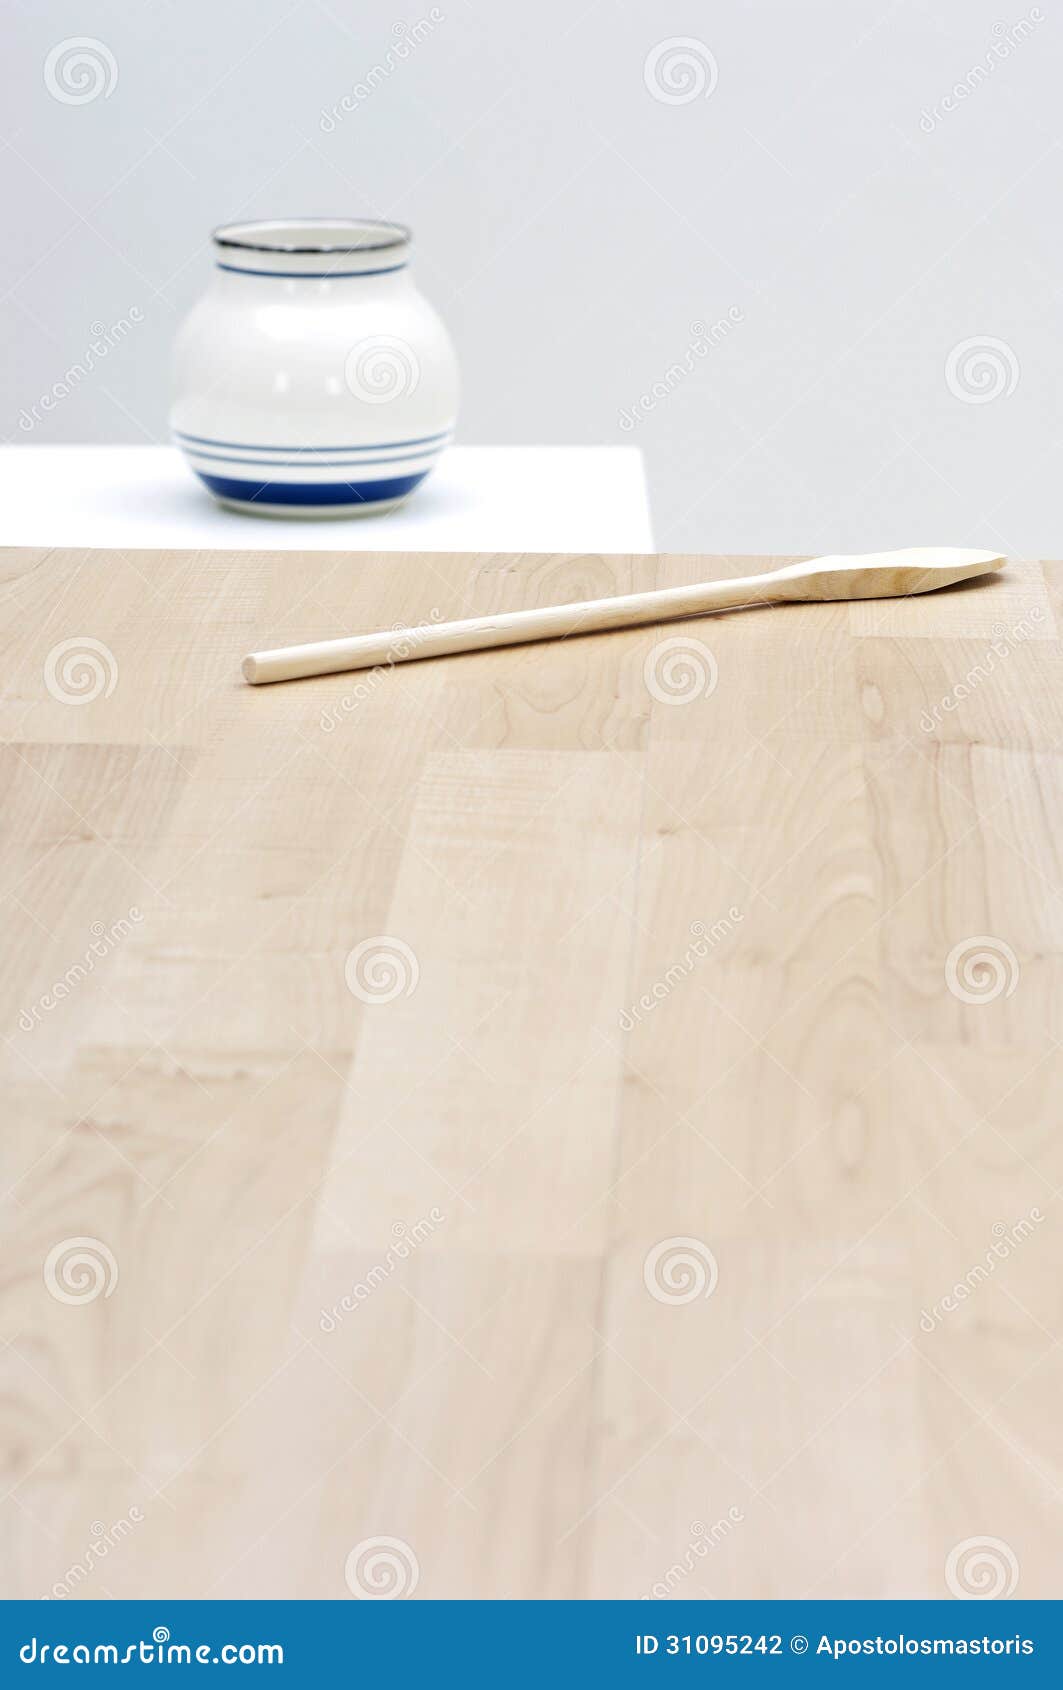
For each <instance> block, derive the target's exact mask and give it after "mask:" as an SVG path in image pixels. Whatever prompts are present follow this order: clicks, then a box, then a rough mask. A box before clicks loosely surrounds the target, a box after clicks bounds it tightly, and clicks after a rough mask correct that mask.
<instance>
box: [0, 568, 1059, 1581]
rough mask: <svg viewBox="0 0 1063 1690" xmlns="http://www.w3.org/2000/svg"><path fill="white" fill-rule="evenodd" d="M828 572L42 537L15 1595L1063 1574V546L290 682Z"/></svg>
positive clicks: (9, 1521)
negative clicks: (397, 668) (866, 595)
mask: <svg viewBox="0 0 1063 1690" xmlns="http://www.w3.org/2000/svg"><path fill="white" fill-rule="evenodd" d="M785 561H787V560H785V559H781V558H778V559H748V558H746V559H740V558H705V557H665V558H655V557H622V556H588V557H531V556H528V557H506V556H476V557H462V556H449V555H434V556H400V555H395V554H391V555H381V556H374V555H372V554H359V555H356V556H351V555H340V554H333V553H324V552H315V553H313V554H296V553H278V554H272V555H271V554H269V553H266V552H262V553H251V552H246V551H245V552H241V553H240V554H235V555H234V554H224V553H211V552H200V553H160V552H156V553H147V552H140V553H136V552H127V553H117V552H109V553H104V552H86V551H65V552H55V551H53V552H45V551H43V550H42V551H33V550H22V551H7V552H4V553H2V554H0V581H2V584H3V587H2V590H3V610H2V620H0V627H2V633H3V658H4V662H3V693H2V718H3V735H4V741H5V744H4V748H3V752H2V758H3V780H4V787H3V803H2V808H0V850H2V863H0V871H2V880H0V890H2V894H3V913H4V927H3V932H4V948H5V960H4V966H3V969H2V970H0V993H2V995H3V1000H4V1007H3V1029H4V1044H3V1050H2V1057H0V1062H2V1078H3V1081H4V1091H5V1100H6V1105H7V1107H6V1110H5V1126H6V1129H7V1130H6V1132H5V1135H4V1158H5V1178H4V1182H3V1190H4V1192H5V1193H6V1197H5V1205H4V1239H5V1244H4V1268H3V1280H2V1292H3V1297H2V1310H3V1313H2V1328H0V1343H2V1344H3V1349H2V1364H3V1370H4V1386H3V1393H2V1396H0V1417H2V1428H3V1444H4V1451H5V1455H4V1483H3V1491H2V1502H0V1515H2V1518H0V1525H2V1530H0V1544H2V1545H3V1551H2V1555H3V1575H4V1577H3V1590H4V1594H6V1595H25V1596H41V1595H46V1594H49V1593H52V1594H57V1595H73V1596H77V1597H84V1598H105V1597H113V1596H139V1597H143V1596H164V1595H165V1596H174V1597H191V1596H203V1595H209V1596H230V1597H239V1596H271V1597H282V1596H294V1597H306V1596H323V1597H336V1598H347V1597H348V1596H349V1595H350V1594H352V1593H357V1591H358V1589H359V1581H360V1580H361V1581H363V1582H365V1581H367V1580H369V1579H371V1578H380V1579H381V1580H382V1581H383V1582H384V1583H385V1584H386V1583H387V1581H388V1580H389V1579H390V1580H391V1582H392V1585H395V1584H397V1585H398V1587H399V1588H401V1589H405V1590H406V1591H407V1593H409V1594H413V1595H414V1596H415V1597H418V1598H419V1597H444V1596H492V1597H505V1596H517V1597H543V1596H566V1597H601V1596H607V1597H619V1596H640V1595H643V1594H647V1593H650V1592H652V1591H654V1590H655V1589H656V1590H657V1591H658V1592H661V1591H665V1590H667V1591H668V1592H669V1593H670V1594H675V1595H678V1596H689V1597H704V1596H707V1595H719V1596H724V1595H728V1596H743V1597H754V1596H769V1597H770V1596H788V1597H796V1596H801V1595H805V1594H815V1595H826V1596H842V1597H853V1596H903V1595H907V1596H933V1595H948V1594H949V1593H950V1590H951V1591H953V1593H955V1592H956V1590H957V1587H959V1588H961V1589H962V1588H963V1584H964V1580H967V1581H968V1582H970V1581H971V1580H976V1579H977V1578H978V1577H979V1576H981V1573H980V1571H979V1569H981V1571H982V1572H984V1571H985V1569H986V1568H987V1567H988V1569H989V1576H990V1579H991V1581H994V1582H995V1583H997V1584H998V1585H999V1586H1000V1588H1001V1590H1005V1589H1007V1590H1015V1592H1016V1594H1018V1595H1020V1596H1031V1597H1042V1596H1050V1595H1057V1594H1058V1590H1059V1577H1060V1570H1061V1569H1060V1550H1059V1543H1060V1536H1059V1509H1060V1496H1061V1486H1063V1443H1061V1434H1060V1415H1059V1401H1060V1395H1061V1388H1063V1349H1061V1346H1060V1342H1059V1338H1060V1332H1061V1330H1063V1329H1061V1324H1060V1316H1061V1309H1060V1302H1061V1291H1060V1285H1061V1273H1060V1269H1061V1264H1063V1234H1061V1214H1063V1207H1061V1197H1060V1187H1061V1184H1063V1139H1061V1135H1060V1130H1059V1108H1060V1105H1059V1099H1060V1095H1061V1091H1063V1086H1061V1082H1063V1059H1061V1054H1060V1043H1059V1042H1060V1039H1061V1038H1063V968H1061V964H1060V951H1061V945H1063V895H1061V862H1060V843H1059V842H1060V839H1061V838H1063V783H1061V779H1060V772H1061V766H1063V765H1061V756H1060V749H1061V733H1063V650H1061V646H1060V643H1059V640H1058V633H1057V623H1056V620H1055V617H1056V615H1058V613H1059V610H1060V592H1059V580H1060V577H1059V572H1058V571H1055V570H1053V569H1052V567H1051V566H1045V568H1044V569H1042V566H1041V565H1038V564H1011V565H1010V566H1009V567H1008V569H1007V571H1006V572H1005V573H1004V574H1003V575H1002V576H1001V577H999V578H994V579H990V580H987V581H986V582H985V583H975V584H974V585H972V586H970V587H966V588H955V589H948V590H946V591H944V592H942V593H940V594H935V595H930V596H928V597H925V598H921V599H917V600H907V601H898V602H864V603H860V604H855V605H847V604H825V605H808V606H802V607H794V608H793V609H792V610H789V611H787V612H786V613H785V614H779V613H778V612H776V611H774V610H771V609H761V608H753V609H749V610H745V611H741V612H739V613H737V614H733V615H728V616H721V617H718V618H711V617H709V618H705V619H704V620H699V621H697V622H693V623H688V624H684V625H683V626H682V627H681V628H675V627H672V628H666V629H662V630H655V629H653V628H645V629H639V630H637V631H631V632H624V633H617V634H615V635H614V636H612V637H610V638H608V639H594V638H589V639H575V640H570V641H564V642H561V643H556V644H551V645H546V646H539V647H533V648H516V649H513V650H503V651H497V652H486V653H483V654H481V655H479V656H477V657H476V658H474V659H470V660H469V661H467V662H461V663H454V664H414V665H411V666H409V668H408V669H406V670H404V671H402V672H401V673H398V674H396V673H388V672H385V673H379V672H375V671H374V672H372V673H371V674H368V675H363V676H358V677H352V676H336V677H330V678H326V679H321V680H314V681H305V682H301V683H299V684H297V685H293V686H291V687H279V688H264V689H252V688H249V687H247V686H246V685H244V683H243V682H242V680H241V677H240V668H239V663H240V657H241V656H242V654H243V653H244V652H246V651H248V650H251V649H257V648H264V647H266V646H269V645H271V644H280V643H296V642H300V641H304V640H310V639H313V638H314V637H315V636H316V635H318V634H319V633H320V631H321V630H322V628H323V627H325V628H327V627H333V626H335V627H338V626H353V627H390V626H393V625H396V624H397V625H400V626H401V625H405V624H408V623H416V622H419V621H421V620H423V619H425V618H429V617H431V616H432V615H433V613H434V612H437V613H438V617H439V618H441V619H447V618H454V617H459V616H474V615H487V614H495V613H499V612H505V611H511V610H518V609H523V608H529V607H533V606H538V605H547V604H553V603H559V602H563V601H565V600H577V599H589V598H595V597H604V596H607V595H610V594H614V593H627V592H636V591H643V590H649V589H652V588H658V587H674V586H682V585H684V584H687V583H692V582H696V581H700V580H704V579H706V578H709V577H712V576H727V575H731V576H739V575H748V574H751V573H754V572H756V571H757V570H761V569H768V568H771V567H774V566H777V565H780V564H782V563H784V562H785ZM676 641H678V642H679V643H678V644H676ZM67 642H73V644H71V645H70V646H69V647H68V646H67ZM86 642H89V650H88V653H87V656H88V659H89V667H88V668H85V667H84V666H82V667H81V669H80V670H79V668H78V665H77V663H76V662H74V663H73V666H72V664H71V659H72V658H76V655H77V653H76V648H77V647H78V646H80V647H85V645H86ZM93 666H94V667H93ZM86 678H87V679H86ZM79 686H80V687H82V689H84V690H82V691H81V692H77V688H78V687H79ZM93 691H95V696H94V697H91V698H89V697H88V696H87V695H88V694H89V693H92V692H93ZM74 693H77V696H76V699H75V697H73V696H71V695H72V694H74ZM382 938H386V940H387V944H388V946H389V948H390V963H389V959H388V956H387V955H385V954H382V952H381V951H380V948H379V943H378V946H377V949H376V950H374V949H373V948H372V947H370V948H369V949H368V951H363V952H361V953H360V952H359V947H364V946H365V942H366V941H369V940H375V941H378V942H379V941H380V940H381V939H382ZM352 953H353V955H352ZM978 953H981V954H982V960H981V961H979V960H978ZM389 970H390V971H389ZM348 979H349V980H350V985H349V984H348ZM60 987H63V988H64V989H62V990H61V989H60ZM352 988H353V989H352ZM78 1241H82V1242H80V1243H79V1242H78ZM64 1252H65V1253H64ZM79 1255H80V1256H81V1257H82V1258H83V1260H82V1265H81V1268H80V1269H79V1267H78V1262H77V1258H78V1257H79ZM684 1264H685V1265H684ZM93 1275H95V1277H93ZM957 1288H958V1289H957ZM705 1293H708V1294H707V1295H706V1294H705ZM377 1539H386V1540H389V1541H388V1542H387V1543H385V1544H384V1545H383V1546H381V1545H377V1547H376V1549H372V1548H370V1549H368V1550H366V1549H364V1548H360V1547H359V1546H362V1545H365V1544H366V1543H367V1542H371V1541H372V1540H377ZM987 1540H991V1541H987ZM352 1552H353V1553H352ZM374 1557H375V1558H374ZM86 1569H87V1570H86ZM415 1572H416V1577H415V1576H414V1574H415Z"/></svg>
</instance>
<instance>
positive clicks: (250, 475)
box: [171, 218, 458, 517]
mask: <svg viewBox="0 0 1063 1690" xmlns="http://www.w3.org/2000/svg"><path fill="white" fill-rule="evenodd" d="M214 245H215V249H216V254H217V263H216V268H215V274H214V279H213V281H212V282H211V285H210V286H209V288H208V289H207V291H206V293H205V294H204V295H203V297H202V298H201V299H200V300H199V302H198V303H197V304H196V305H195V306H194V307H193V309H192V311H191V312H190V314H189V316H188V317H187V318H186V320H185V322H184V324H183V326H182V328H181V331H180V333H179V336H178V340H177V350H176V367H175V395H174V403H173V409H172V412H171V426H172V429H173V434H174V437H175V439H176V441H177V443H178V445H179V446H180V447H181V449H182V451H183V452H184V453H185V455H186V457H187V458H188V461H189V463H190V464H191V466H192V468H193V470H194V471H195V473H196V474H197V475H198V476H199V479H200V480H201V481H202V482H203V484H204V485H205V486H206V487H207V488H208V489H209V490H210V492H211V493H213V494H214V496H215V498H217V499H220V500H221V502H222V503H223V504H225V505H229V506H232V507H233V508H234V509H237V510H241V511H246V512H252V513H260V514H262V515H267V516H302V517H306V516H353V515H362V514H369V513H373V512H379V511H384V510H389V509H391V508H392V507H393V506H394V505H396V504H398V503H399V502H400V501H401V500H402V499H405V498H406V497H407V495H408V494H410V493H412V491H413V489H414V488H415V487H416V486H417V484H418V482H420V481H423V480H424V477H425V476H426V475H427V474H428V472H429V470H430V469H431V468H432V466H433V464H435V462H436V461H437V459H438V458H439V456H440V453H441V452H442V451H443V449H444V447H445V446H446V444H447V442H448V440H449V439H450V437H451V434H452V432H453V429H454V422H455V417H456V414H457V401H458V370H457V361H456V359H455V356H454V349H453V347H452V346H451V343H450V340H449V337H448V335H447V332H446V330H445V328H444V327H443V324H442V323H441V322H440V320H439V318H438V317H437V315H436V313H435V312H434V311H433V310H432V307H431V306H430V305H429V304H428V302H427V300H425V299H423V298H422V297H421V295H420V294H419V293H418V291H417V289H416V288H415V286H414V284H413V280H412V277H411V274H410V269H409V256H410V234H409V231H408V230H407V229H404V228H402V227H401V226H400V225H399V224H395V223H372V222H362V221H358V222H344V221H343V220H342V219H329V220H325V219H323V218H298V219H294V220H292V221H290V222H283V223H282V222H269V223H233V224H230V225H229V226H228V227H225V228H221V229H217V230H215V232H214Z"/></svg>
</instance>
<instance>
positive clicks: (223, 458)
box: [184, 446, 440, 470]
mask: <svg viewBox="0 0 1063 1690" xmlns="http://www.w3.org/2000/svg"><path fill="white" fill-rule="evenodd" d="M184 450H185V451H186V452H187V453H188V455H189V457H190V458H201V459H202V460H203V461H204V462H205V463H213V464H260V465H263V466H264V467H266V468H267V469H278V470H282V469H288V470H291V469H294V470H300V469H312V470H322V469H374V468H375V467H376V465H377V464H408V463H413V462H414V461H416V460H417V459H424V458H436V457H438V455H439V452H440V448H439V447H438V446H422V447H421V449H420V451H417V452H390V453H389V454H388V456H387V457H386V458H327V459H326V460H325V461H324V462H322V461H321V459H320V458H316V459H315V458H304V457H303V456H302V454H301V453H299V452H292V453H291V455H290V456H289V457H287V458H255V457H243V456H241V455H240V454H239V453H237V452H208V451H207V450H206V449H205V448H204V447H202V446H186V447H185V448H184Z"/></svg>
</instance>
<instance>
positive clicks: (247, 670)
mask: <svg viewBox="0 0 1063 1690" xmlns="http://www.w3.org/2000/svg"><path fill="white" fill-rule="evenodd" d="M780 586H781V584H780V581H779V574H778V572H776V573H772V574H769V575H746V576H742V577H739V578H737V579H735V580H732V581H701V582H698V583H697V585H695V586H692V587H665V588H663V589H660V590H658V591H656V592H649V593H626V594H624V595H623V596H622V597H620V598H608V599H588V600H586V601H585V602H584V603H582V604H556V605H550V606H548V607H547V608H546V609H544V610H511V611H506V612H504V613H502V614H501V615H498V616H471V617H468V618H466V619H465V620H464V621H460V622H440V623H436V624H431V623H429V624H426V625H422V626H421V627H419V628H399V629H390V630H387V631H385V632H383V633H378V634H359V635H355V636H354V637H353V638H351V639H344V640H320V641H316V642H315V643H314V644H312V645H293V646H281V647H278V648H277V649H276V650H275V651H255V652H252V653H251V655H250V656H249V657H245V658H244V663H243V671H244V677H245V679H246V680H248V681H250V682H251V684H252V685H253V686H261V685H262V684H263V682H266V681H293V680H298V679H300V678H302V677H303V676H306V675H333V674H336V673H338V672H339V671H340V670H344V669H372V668H375V667H376V666H377V665H378V664H389V665H390V664H392V663H405V662H408V661H409V660H410V659H411V658H415V657H444V656H447V655H448V654H450V653H453V652H459V651H485V650H487V649H488V648H489V647H490V646H500V645H520V644H522V643H524V642H525V641H527V640H556V639H564V638H565V637H566V636H567V635H570V634H590V633H596V632H599V631H601V630H604V629H607V628H633V627H637V626H638V624H639V623H641V622H664V621H668V620H670V619H671V618H673V617H677V616H697V615H700V614H701V613H703V612H705V611H710V610H727V609H732V608H734V607H735V606H737V605H742V604H762V603H764V602H765V601H767V600H770V599H774V598H778V597H780V596H781V592H780Z"/></svg>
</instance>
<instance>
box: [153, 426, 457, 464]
mask: <svg viewBox="0 0 1063 1690" xmlns="http://www.w3.org/2000/svg"><path fill="white" fill-rule="evenodd" d="M453 432H454V426H453V424H451V425H450V427H448V428H442V429H439V430H438V431H437V433H435V434H417V435H414V436H413V438H412V439H410V440H378V441H375V442H374V443H373V445H371V446H257V445H253V444H252V443H251V442H249V441H247V440H214V439H213V438H212V437H211V436H210V435H209V434H185V433H184V432H183V430H181V429H179V428H175V429H174V430H173V436H174V439H175V440H179V441H180V442H181V444H182V445H184V444H185V443H191V444H192V445H196V446H220V447H222V448H223V449H228V450H229V451H233V452H282V453H284V454H285V455H286V456H287V457H290V458H294V457H303V456H304V454H305V455H307V456H309V455H310V454H311V453H318V452H350V453H352V454H354V453H362V452H390V451H398V450H399V448H400V447H403V446H430V445H431V444H432V443H433V442H434V441H436V440H448V439H449V438H450V436H451V434H452V433H453Z"/></svg>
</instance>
